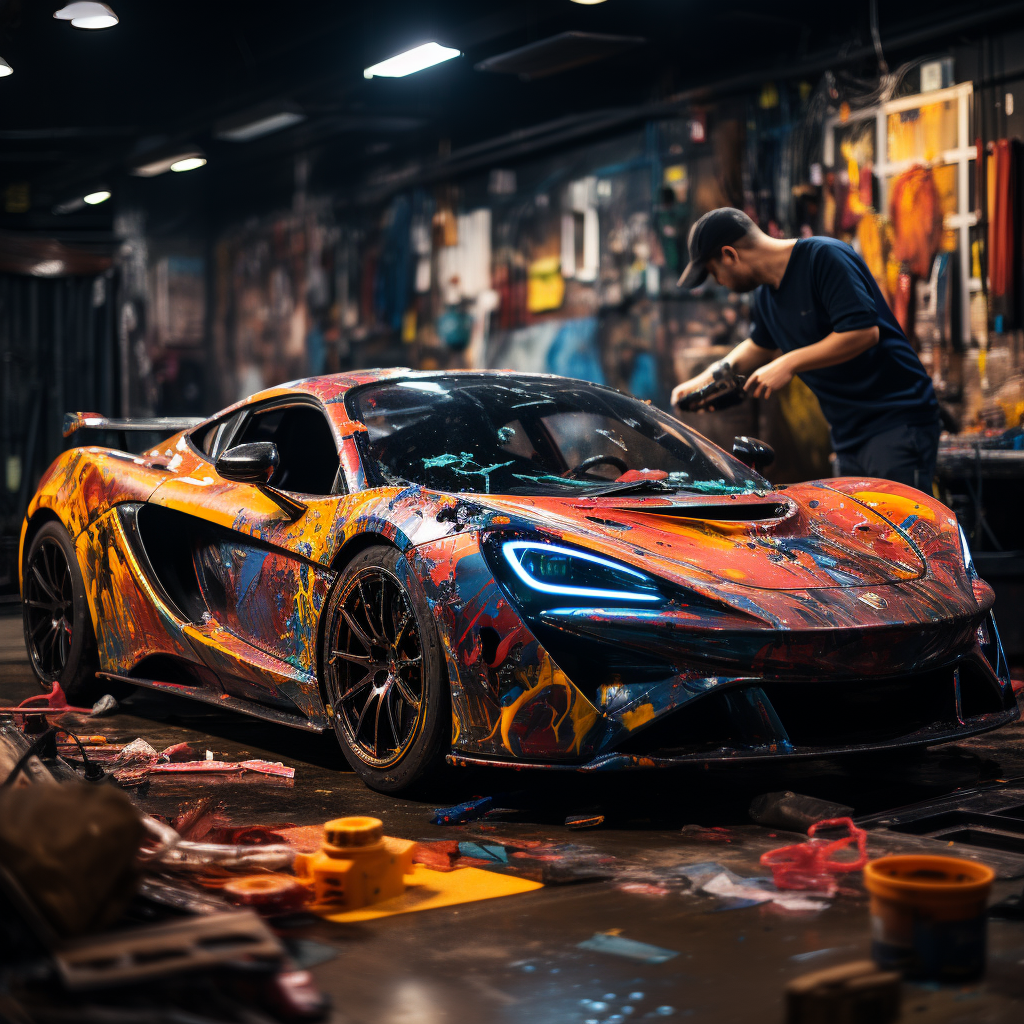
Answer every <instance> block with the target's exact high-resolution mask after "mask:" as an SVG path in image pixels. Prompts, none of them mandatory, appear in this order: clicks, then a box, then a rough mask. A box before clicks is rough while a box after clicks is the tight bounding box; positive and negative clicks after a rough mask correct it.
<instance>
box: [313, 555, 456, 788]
mask: <svg viewBox="0 0 1024 1024" xmlns="http://www.w3.org/2000/svg"><path fill="white" fill-rule="evenodd" d="M324 623H325V625H324V630H323V634H322V640H321V652H320V665H321V678H322V680H323V684H324V696H325V703H326V705H327V709H328V715H329V716H330V719H331V722H332V723H333V726H334V732H335V735H336V736H337V738H338V743H339V744H340V746H341V750H342V753H343V754H344V755H345V759H346V760H347V761H348V763H349V764H350V765H351V766H352V768H353V770H354V771H355V772H356V773H357V774H358V775H359V776H360V777H361V778H362V780H363V781H364V782H365V783H366V784H367V785H368V786H370V788H371V789H376V790H378V791H380V792H382V793H399V792H402V791H405V790H409V789H410V788H412V787H414V786H416V787H422V786H423V785H425V784H427V783H428V782H429V781H430V780H432V779H433V778H434V777H435V776H437V775H439V774H440V773H441V771H442V770H443V764H444V755H445V753H446V752H447V750H448V749H449V746H450V735H451V733H450V729H451V695H450V693H449V690H448V681H447V673H446V671H445V665H444V655H443V652H442V649H441V644H440V641H439V639H438V635H437V629H436V628H435V626H434V620H433V615H432V613H431V611H430V606H429V604H428V603H427V599H426V595H425V594H424V593H423V588H422V587H421V586H420V583H419V580H417V578H416V576H415V575H414V573H413V571H412V568H411V566H410V565H409V563H408V561H407V560H406V558H405V556H404V555H402V554H401V552H399V551H397V550H396V549H395V548H392V547H388V546H386V545H374V546H372V547H369V548H365V549H364V550H363V551H360V552H359V554H357V555H356V556H355V557H354V558H353V559H352V561H351V562H349V564H348V565H347V566H346V567H345V568H344V570H343V571H342V573H341V575H340V576H339V578H338V580H337V581H336V582H335V584H334V587H333V588H332V590H331V594H330V597H329V599H328V602H327V610H326V614H325V618H324Z"/></svg>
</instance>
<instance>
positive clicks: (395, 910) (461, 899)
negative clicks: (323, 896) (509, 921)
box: [316, 864, 543, 924]
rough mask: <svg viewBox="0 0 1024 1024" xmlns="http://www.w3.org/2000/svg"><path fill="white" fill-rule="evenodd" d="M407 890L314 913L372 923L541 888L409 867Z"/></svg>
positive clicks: (481, 874)
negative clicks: (352, 906)
mask: <svg viewBox="0 0 1024 1024" xmlns="http://www.w3.org/2000/svg"><path fill="white" fill-rule="evenodd" d="M406 878H407V879H408V880H409V884H408V887H407V888H406V890H405V892H404V893H403V894H402V895H401V896H394V897H392V898H391V899H389V900H383V901H382V902H381V903H374V904H373V905H372V906H369V907H361V908H360V909H359V910H343V911H339V912H337V913H334V912H331V911H329V910H327V911H324V910H318V911H316V913H318V914H319V915H320V917H322V918H324V920H326V921H335V922H337V923H339V924H341V923H344V922H348V921H372V920H374V919H375V918H378V917H391V916H393V915H394V914H411V913H413V912H414V911H417V910H431V909H432V908H434V907H452V906H455V905H456V904H457V903H475V902H476V901H477V900H490V899H494V898H495V897H496V896H513V895H515V894H516V893H520V892H530V891H532V890H533V889H542V888H543V885H542V884H541V883H540V882H531V881H530V880H529V879H526V878H516V877H514V876H512V875H499V874H498V873H497V872H496V871H484V870H482V869H481V868H456V870H454V871H434V870H432V869H431V868H427V867H424V866H423V865H422V864H414V865H413V873H412V874H411V875H406Z"/></svg>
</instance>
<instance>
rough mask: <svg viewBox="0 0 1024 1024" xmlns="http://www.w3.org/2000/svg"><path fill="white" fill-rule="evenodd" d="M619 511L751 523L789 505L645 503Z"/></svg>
mask: <svg viewBox="0 0 1024 1024" xmlns="http://www.w3.org/2000/svg"><path fill="white" fill-rule="evenodd" d="M618 511H619V512H641V513H643V514H644V515H649V516H672V518H673V519H713V520H717V521H718V522H720V523H721V522H730V523H752V522H756V521H758V520H760V519H781V518H782V517H783V516H784V515H785V514H786V513H787V512H788V511H789V506H788V505H787V504H786V503H784V502H779V501H764V502H758V503H757V504H744V503H742V502H738V501H735V502H734V501H730V502H729V503H728V504H726V503H725V502H723V503H722V504H720V505H717V504H716V505H657V506H656V505H647V506H644V507H642V508H619V509H618Z"/></svg>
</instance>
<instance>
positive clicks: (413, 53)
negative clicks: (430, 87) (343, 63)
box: [363, 43, 462, 78]
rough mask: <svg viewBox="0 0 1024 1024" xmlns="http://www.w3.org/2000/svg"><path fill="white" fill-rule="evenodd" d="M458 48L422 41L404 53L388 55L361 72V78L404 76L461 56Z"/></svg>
mask: <svg viewBox="0 0 1024 1024" xmlns="http://www.w3.org/2000/svg"><path fill="white" fill-rule="evenodd" d="M461 56H462V54H461V53H460V52H459V51H458V50H453V49H452V48H451V47H450V46H442V45H441V44H440V43H424V44H423V45H422V46H414V47H413V48H412V49H411V50H406V51H405V53H399V54H397V55H396V56H394V57H388V59H387V60H382V61H381V62H380V63H379V64H374V65H373V66H372V67H369V68H367V69H366V70H365V71H364V72H363V78H404V77H405V76H406V75H411V74H413V73H414V72H416V71H422V70H423V69H424V68H432V67H433V66H434V65H435V64H441V63H443V62H444V61H446V60H451V59H452V57H461Z"/></svg>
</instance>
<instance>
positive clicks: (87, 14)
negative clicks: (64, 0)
mask: <svg viewBox="0 0 1024 1024" xmlns="http://www.w3.org/2000/svg"><path fill="white" fill-rule="evenodd" d="M53 16H54V17H55V18H57V19H58V20H59V21H70V22H71V24H72V25H74V26H75V28H113V26H114V25H116V24H117V15H116V14H115V13H114V12H113V11H112V10H111V9H110V8H109V7H108V6H107V5H106V4H97V3H92V2H79V3H74V4H68V5H67V7H62V8H61V9H60V10H59V11H54V12H53Z"/></svg>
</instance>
